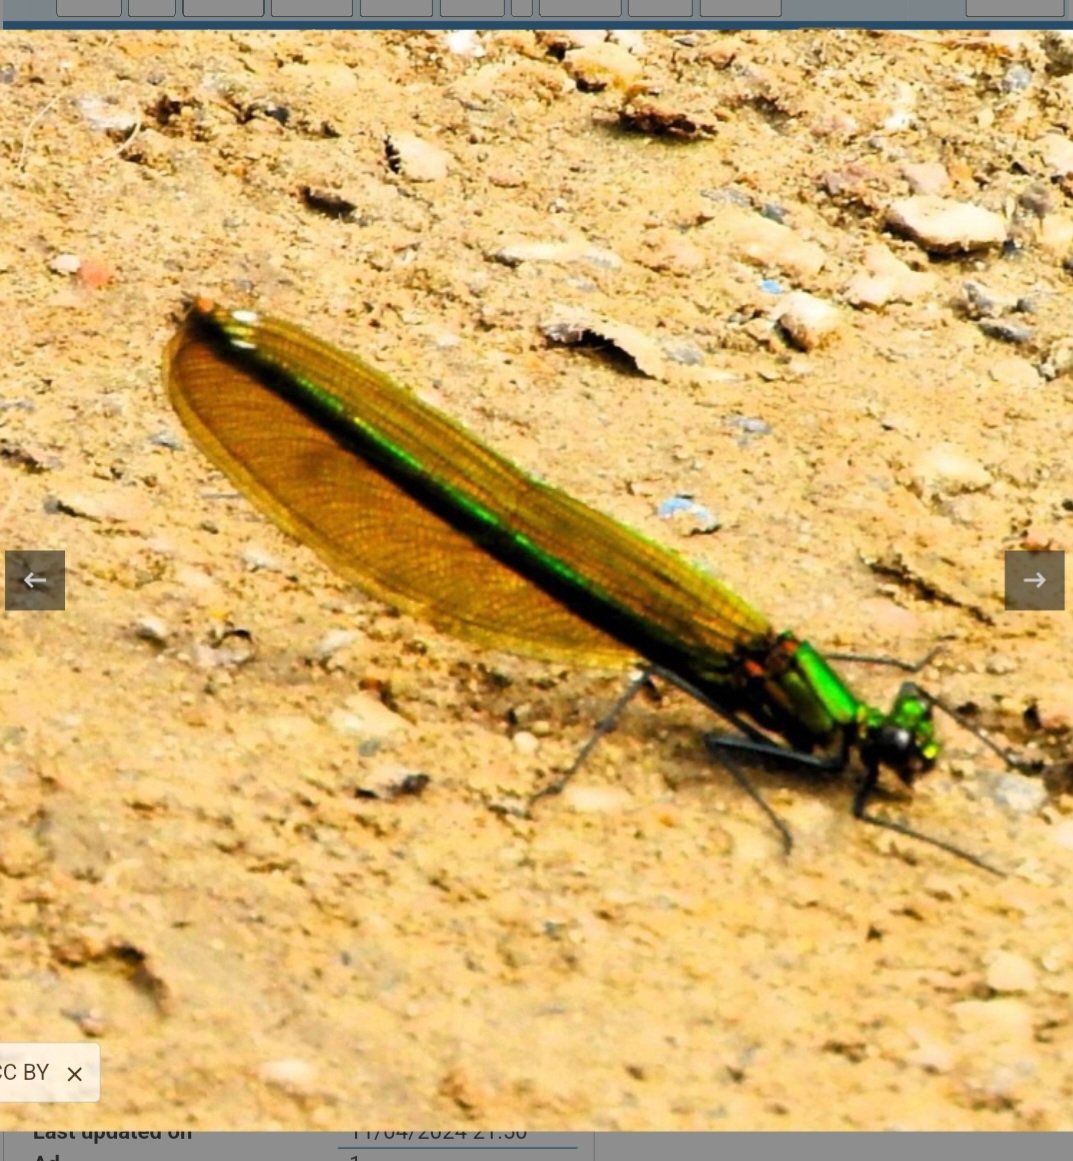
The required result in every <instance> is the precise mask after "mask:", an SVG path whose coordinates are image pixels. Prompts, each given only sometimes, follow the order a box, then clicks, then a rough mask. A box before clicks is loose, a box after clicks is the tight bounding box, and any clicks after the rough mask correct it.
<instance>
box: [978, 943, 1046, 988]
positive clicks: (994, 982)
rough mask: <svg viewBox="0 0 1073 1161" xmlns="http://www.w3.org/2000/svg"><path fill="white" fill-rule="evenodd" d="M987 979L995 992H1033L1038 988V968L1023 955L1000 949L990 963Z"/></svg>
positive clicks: (988, 984)
mask: <svg viewBox="0 0 1073 1161" xmlns="http://www.w3.org/2000/svg"><path fill="white" fill-rule="evenodd" d="M986 980H987V986H988V987H989V988H990V989H991V990H992V991H993V992H1002V993H1010V992H1031V991H1034V990H1035V988H1036V969H1035V968H1034V967H1033V966H1032V963H1031V961H1030V960H1028V959H1026V958H1025V957H1024V956H1023V955H1016V954H1015V953H1014V952H1011V951H1000V952H999V953H998V954H997V955H996V956H994V958H993V959H992V960H991V963H990V964H989V965H988V968H987V976H986Z"/></svg>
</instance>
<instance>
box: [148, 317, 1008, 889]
mask: <svg viewBox="0 0 1073 1161" xmlns="http://www.w3.org/2000/svg"><path fill="white" fill-rule="evenodd" d="M165 378H166V381H167V385H168V390H169V393H170V396H171V400H172V403H173V405H174V407H175V409H176V411H177V412H178V414H179V416H180V417H181V419H182V421H183V423H184V424H185V425H186V426H187V428H188V429H189V430H190V432H191V434H192V435H193V436H194V439H195V440H196V442H197V443H198V445H199V446H200V447H201V449H202V450H203V451H204V452H205V453H206V455H207V456H208V457H209V459H210V460H212V461H213V462H214V463H215V464H216V466H217V467H219V468H221V469H222V470H223V471H225V472H226V473H227V474H228V475H229V476H230V477H231V479H232V480H233V481H234V483H235V484H236V485H237V486H238V487H239V488H240V489H241V491H243V492H244V493H245V494H246V495H247V496H248V497H249V498H250V499H251V500H252V501H253V502H254V503H255V504H256V505H257V506H258V507H260V508H261V509H262V510H263V511H264V512H265V513H266V514H267V515H268V516H269V517H270V518H272V519H273V520H274V521H275V522H276V523H277V524H279V525H280V526H281V527H282V528H284V529H285V530H287V531H288V532H290V533H291V534H292V535H294V536H295V537H296V538H297V539H299V540H301V541H303V542H305V543H306V544H308V545H310V546H311V547H312V548H313V549H315V550H316V551H317V553H318V554H319V555H320V556H321V557H322V558H323V559H324V560H325V561H326V562H327V563H328V564H329V565H331V566H332V567H333V568H334V569H335V570H336V571H338V572H339V573H340V574H342V575H343V576H344V577H346V578H348V579H349V580H351V581H353V582H354V583H355V584H357V585H358V586H359V587H360V588H362V589H363V590H365V591H366V592H369V593H370V594H372V595H374V596H376V597H379V598H380V599H382V600H384V601H386V602H388V603H390V604H392V605H394V606H395V607H397V608H400V609H402V610H403V611H406V612H409V613H411V614H413V615H415V616H418V617H421V618H423V619H424V620H426V621H428V622H430V623H432V624H433V625H436V626H438V627H439V628H442V629H444V630H445V631H447V632H449V633H452V634H454V635H456V636H459V637H462V638H464V639H467V640H471V641H474V642H477V643H479V644H483V645H486V646H491V647H495V648H499V649H505V650H508V651H513V652H517V653H523V654H528V655H531V656H536V657H542V658H546V659H552V660H559V661H566V662H570V663H572V664H575V665H578V666H609V665H610V666H619V667H623V668H625V667H627V666H629V665H630V664H631V663H635V662H636V661H638V660H640V661H641V662H642V663H643V664H644V665H645V667H646V672H647V673H651V674H655V675H658V676H661V677H663V678H665V679H667V680H668V681H670V682H672V683H673V684H675V685H677V686H679V687H680V688H682V689H683V690H685V691H687V692H688V693H690V694H691V695H693V696H694V697H696V698H697V699H698V700H699V701H700V702H702V703H703V704H704V705H706V706H708V707H709V708H710V709H711V710H712V711H713V712H714V713H716V714H717V715H719V716H720V717H721V718H723V719H724V720H725V721H726V722H728V723H729V724H731V725H733V726H734V727H735V728H736V729H737V730H738V731H740V734H741V736H740V737H739V738H738V739H737V740H734V739H729V738H723V737H721V736H710V737H709V738H708V745H709V749H710V750H711V751H712V753H713V754H717V755H718V756H719V757H720V760H721V761H723V762H724V764H727V765H729V768H730V769H731V770H732V772H733V773H734V775H735V777H736V778H737V779H738V780H739V782H741V783H742V784H743V785H744V786H745V788H746V789H747V790H748V791H749V793H750V794H752V795H753V797H754V798H756V799H757V801H758V802H759V803H760V804H761V806H762V807H763V808H764V809H765V810H766V811H767V813H768V815H769V817H771V818H772V820H773V821H774V822H775V825H776V826H778V827H779V829H780V831H781V832H782V834H783V836H784V839H785V840H786V842H787V845H789V831H788V830H787V828H786V826H785V824H784V823H782V822H781V820H779V819H778V818H777V816H775V815H774V813H773V812H772V811H771V810H770V808H769V807H768V806H767V805H766V804H765V803H764V802H763V800H762V799H760V797H759V795H758V794H757V793H756V791H755V790H754V789H753V788H752V786H751V784H750V783H749V782H748V780H747V779H745V778H744V776H743V775H742V773H741V772H740V770H739V769H738V768H737V766H736V765H735V764H734V763H733V761H732V760H731V759H729V757H727V756H726V754H725V750H726V747H727V746H728V745H733V746H736V747H737V748H738V749H739V750H741V749H747V750H753V751H759V752H762V753H774V754H777V755H781V756H784V757H788V758H791V759H792V760H795V761H798V762H803V763H806V764H811V765H813V766H817V767H824V768H831V769H842V768H844V767H845V766H846V765H847V764H848V762H849V760H850V759H851V757H852V756H853V754H854V753H856V754H857V755H858V757H859V759H860V761H861V764H862V765H863V767H864V779H863V781H862V782H861V784H860V789H859V790H858V792H857V794H856V797H855V799H854V814H855V815H856V816H857V817H859V818H862V819H865V820H867V821H869V822H874V823H876V824H878V825H881V826H886V827H889V828H890V829H894V830H897V831H900V832H901V833H905V834H909V835H911V836H913V837H915V838H920V839H922V840H923V841H926V842H930V843H932V844H933V845H936V846H939V847H941V848H943V849H945V850H948V851H950V852H951V853H953V854H956V855H958V856H960V857H963V858H966V859H968V860H969V861H972V862H975V863H977V864H978V865H981V866H985V867H987V864H986V863H983V862H982V860H979V859H977V858H976V857H975V856H973V855H971V854H968V853H967V852H964V851H962V850H960V849H959V848H957V847H954V846H951V845H950V844H948V843H945V842H943V841H942V840H940V839H935V838H932V837H930V836H928V835H923V834H920V833H919V832H917V831H915V830H913V829H911V828H909V827H907V826H903V825H902V824H900V823H895V822H893V821H890V820H887V819H885V818H882V817H881V816H877V815H872V814H869V813H868V812H867V805H868V801H869V799H870V798H871V796H872V793H873V791H874V790H875V788H876V784H877V779H878V777H879V773H880V770H881V769H882V768H887V769H889V770H891V771H892V772H893V773H894V774H895V775H896V776H897V777H898V778H899V779H901V780H902V782H904V783H906V784H907V785H908V784H911V783H912V781H913V779H914V778H915V777H916V775H918V774H920V773H922V772H924V771H926V770H928V769H930V768H931V767H932V766H933V765H934V764H935V761H936V759H937V757H938V754H939V743H938V741H937V739H936V736H935V727H934V723H933V721H932V705H933V704H934V703H933V699H932V698H930V697H929V696H928V695H927V694H925V693H924V692H923V691H922V690H920V689H919V688H918V687H917V686H915V685H913V684H911V683H906V684H904V685H903V686H902V688H901V690H900V692H899V694H898V696H897V697H896V699H895V701H894V704H893V706H892V708H891V709H890V710H889V711H887V712H883V711H881V710H879V709H877V708H875V707H873V706H870V705H868V704H866V703H865V702H862V701H861V700H860V699H859V698H857V697H856V696H855V695H854V694H853V693H852V692H851V690H850V689H849V687H848V685H847V684H846V683H845V682H844V681H843V680H842V678H841V677H840V676H839V675H838V673H836V672H835V670H834V669H833V667H832V666H831V665H830V663H829V662H828V661H826V660H825V659H824V657H823V656H822V655H821V654H820V653H819V651H818V650H816V649H815V648H813V647H812V646H811V645H810V644H808V642H806V641H801V640H799V639H798V638H797V637H795V636H794V635H793V634H792V633H788V632H782V633H780V632H776V631H775V630H774V629H773V628H772V626H771V625H770V623H769V622H768V620H767V619H766V618H765V617H764V616H762V615H761V614H760V613H758V612H757V611H756V610H755V609H753V608H752V607H751V606H750V605H748V604H747V603H746V602H745V601H743V600H742V599H741V598H740V597H738V596H737V595H736V594H735V593H733V592H731V590H730V589H729V588H727V586H726V585H724V584H722V583H721V582H720V581H719V580H717V579H715V578H714V577H713V576H711V575H710V574H709V573H707V572H706V571H704V570H703V569H701V568H698V567H697V566H695V565H693V564H691V563H690V562H689V561H688V560H686V559H685V558H684V557H682V556H680V555H679V554H677V553H676V552H673V551H672V550H670V549H668V548H665V547H663V546H662V545H660V544H658V543H656V542H655V541H653V540H650V539H648V538H647V537H645V536H643V535H641V534H640V533H638V532H636V531H634V530H633V529H631V528H629V527H627V526H626V525H624V524H621V523H619V522H618V521H616V520H613V519H611V518H610V517H608V516H605V515H603V514H602V513H600V512H598V511H596V510H595V509H593V508H590V507H589V506H588V505H586V504H583V503H582V502H580V501H579V500H576V499H574V498H573V497H572V496H569V495H567V494H566V493H565V492H562V491H560V490H558V489H556V488H554V487H552V486H550V485H549V484H546V483H544V482H543V481H541V480H538V479H535V478H533V477H532V476H529V475H527V474H526V473H524V472H523V471H521V470H520V469H519V468H517V467H516V466H515V465H514V464H512V463H511V462H510V461H509V460H507V459H505V458H504V457H502V456H500V455H499V454H498V453H496V452H495V451H493V450H491V449H490V448H488V447H486V446H485V445H484V444H483V443H481V442H480V441H479V440H478V439H477V438H476V437H475V436H473V435H472V434H471V433H470V432H468V431H467V430H466V429H465V428H463V427H462V426H461V425H460V424H458V423H456V422H455V421H454V420H452V419H450V418H449V417H448V416H446V415H444V414H443V413H442V412H440V411H438V410H436V409H435V408H433V407H430V406H429V405H428V404H425V403H423V402H422V401H421V400H419V399H418V398H417V396H416V395H414V394H413V393H412V392H411V391H409V390H408V389H406V388H405V387H403V386H401V385H399V384H398V383H396V382H395V381H394V380H393V379H391V378H390V377H389V376H388V375H386V374H384V373H383V372H381V371H379V370H377V369H376V368H374V367H372V366H370V365H369V364H367V363H366V362H364V361H363V360H362V359H360V358H359V357H357V356H355V355H351V354H347V353H345V352H343V351H341V350H338V349H337V348H335V347H333V346H331V345H330V344H328V343H326V342H324V341H323V340H321V339H319V338H316V337H315V336H313V335H311V334H309V333H308V332H306V331H304V330H302V329H300V328H299V327H297V326H294V325H292V324H290V323H287V322H283V321H280V320H278V319H273V318H269V317H266V316H262V315H260V314H258V313H255V312H253V311H245V310H235V311H231V310H227V309H224V308H222V307H219V306H217V305H215V304H214V303H212V302H210V301H208V300H206V299H196V300H195V301H194V302H193V303H192V305H191V306H190V309H189V311H188V313H187V315H186V317H185V319H184V321H183V323H182V325H181V326H180V328H179V330H178V332H177V334H176V335H175V337H174V338H173V339H172V341H171V343H170V344H169V347H168V350H167V353H166V358H165ZM988 869H991V868H988Z"/></svg>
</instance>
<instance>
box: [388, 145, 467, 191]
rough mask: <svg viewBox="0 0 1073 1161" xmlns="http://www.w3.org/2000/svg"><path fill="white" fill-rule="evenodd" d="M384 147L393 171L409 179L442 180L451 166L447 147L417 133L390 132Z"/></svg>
mask: <svg viewBox="0 0 1073 1161" xmlns="http://www.w3.org/2000/svg"><path fill="white" fill-rule="evenodd" d="M384 148H385V151H386V152H387V159H388V165H389V167H390V168H391V171H392V172H393V173H397V174H399V175H400V176H402V177H404V178H406V179H407V180H409V181H413V182H428V181H440V180H442V179H443V178H445V177H446V176H447V173H448V170H449V169H450V166H451V155H450V154H449V153H448V152H447V150H446V149H441V148H440V146H438V145H433V144H432V143H431V142H429V141H425V140H424V138H421V137H418V136H417V134H416V133H389V134H388V136H387V137H386V139H385V141H384Z"/></svg>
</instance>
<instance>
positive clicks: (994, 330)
mask: <svg viewBox="0 0 1073 1161" xmlns="http://www.w3.org/2000/svg"><path fill="white" fill-rule="evenodd" d="M976 325H977V326H978V327H979V328H980V330H981V331H983V333H984V334H985V335H987V337H988V338H989V339H998V341H999V342H1001V343H1012V344H1013V345H1014V346H1022V345H1023V344H1024V343H1028V342H1031V341H1032V335H1033V333H1034V332H1033V330H1032V328H1031V327H1026V326H1025V325H1024V324H1023V323H1012V322H1005V321H1003V320H1000V319H986V318H983V319H980V321H979V322H978V323H977V324H976Z"/></svg>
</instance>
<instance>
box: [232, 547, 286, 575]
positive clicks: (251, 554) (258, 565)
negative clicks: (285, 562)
mask: <svg viewBox="0 0 1073 1161" xmlns="http://www.w3.org/2000/svg"><path fill="white" fill-rule="evenodd" d="M239 559H240V560H241V561H242V563H243V565H244V566H245V567H246V568H247V569H248V570H249V571H250V572H279V571H280V563H279V561H278V560H277V559H276V558H275V557H274V556H273V555H272V553H270V552H269V551H268V550H267V549H265V548H262V547H261V546H260V545H258V544H248V545H247V546H246V547H245V548H244V549H243V550H242V552H241V553H240V554H239Z"/></svg>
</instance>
